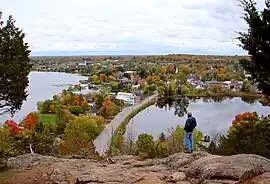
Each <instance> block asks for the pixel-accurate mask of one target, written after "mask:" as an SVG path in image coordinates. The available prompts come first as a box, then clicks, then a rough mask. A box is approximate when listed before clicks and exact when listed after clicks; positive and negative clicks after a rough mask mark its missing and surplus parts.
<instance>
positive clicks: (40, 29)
mask: <svg viewBox="0 0 270 184" xmlns="http://www.w3.org/2000/svg"><path fill="white" fill-rule="evenodd" d="M257 1H258V3H259V4H258V6H257V7H258V8H259V9H262V8H263V7H264V4H263V0H257ZM259 1H260V2H259ZM237 5H239V2H238V1H237V0H0V11H2V12H3V16H4V18H5V19H6V18H7V16H8V15H10V14H11V15H13V17H14V18H15V20H16V21H17V25H18V26H19V27H20V28H23V30H24V32H25V33H26V36H27V37H26V41H27V42H28V43H29V44H30V48H31V50H32V55H81V54H83V55H84V54H96V55H98V54H108V55H110V54H126V55H128V54H168V53H191V54H221V55H236V54H238V55H242V54H244V53H245V52H244V51H243V50H242V49H241V48H239V47H238V46H237V45H236V44H237V40H235V39H234V38H235V37H236V36H237V33H236V32H237V31H241V30H245V29H246V25H245V22H244V20H243V19H241V16H242V14H243V10H242V9H241V8H240V7H238V6H237Z"/></svg>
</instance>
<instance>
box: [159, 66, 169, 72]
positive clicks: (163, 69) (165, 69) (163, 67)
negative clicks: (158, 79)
mask: <svg viewBox="0 0 270 184" xmlns="http://www.w3.org/2000/svg"><path fill="white" fill-rule="evenodd" d="M167 70H168V69H167V67H166V66H162V67H161V68H160V71H161V72H162V73H163V74H165V73H167Z"/></svg>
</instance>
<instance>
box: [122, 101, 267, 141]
mask: <svg viewBox="0 0 270 184" xmlns="http://www.w3.org/2000/svg"><path fill="white" fill-rule="evenodd" d="M246 100H247V99H245V101H246ZM187 110H188V111H191V112H192V113H193V115H194V117H195V118H196V119H197V122H198V126H197V128H198V129H199V130H200V131H202V132H203V134H205V135H210V136H215V135H216V134H219V133H221V134H224V133H227V130H228V129H229V127H230V126H231V122H232V120H233V119H234V117H235V115H236V114H238V113H243V112H254V111H256V112H257V113H258V115H259V116H261V115H268V114H270V107H266V106H262V105H261V104H260V103H259V102H258V101H256V100H250V99H248V103H247V102H244V101H242V100H241V98H239V97H237V98H231V99H228V98H227V99H224V98H223V99H222V98H220V99H218V98H215V99H212V100H211V99H206V98H204V99H198V100H190V104H189V106H188V109H187ZM174 114H175V109H174V108H171V109H167V110H166V109H165V108H159V107H156V106H155V105H153V106H151V107H149V108H148V109H146V110H144V111H142V112H140V113H139V114H138V115H136V116H135V117H134V118H133V120H132V121H130V123H129V125H128V127H127V133H129V132H135V133H136V135H138V134H140V133H149V134H152V135H153V136H154V137H158V135H159V134H160V133H161V132H164V133H165V132H166V130H167V129H168V128H170V127H176V126H177V125H180V126H184V124H185V120H186V115H185V116H184V117H179V116H177V115H174Z"/></svg>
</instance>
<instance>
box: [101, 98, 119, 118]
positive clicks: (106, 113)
mask: <svg viewBox="0 0 270 184" xmlns="http://www.w3.org/2000/svg"><path fill="white" fill-rule="evenodd" d="M99 113H100V115H101V116H102V117H104V118H110V117H112V116H114V115H116V114H117V106H116V105H115V103H113V102H112V101H111V100H110V99H109V98H108V97H106V98H105V99H104V101H103V103H102V107H101V108H100V109H99Z"/></svg>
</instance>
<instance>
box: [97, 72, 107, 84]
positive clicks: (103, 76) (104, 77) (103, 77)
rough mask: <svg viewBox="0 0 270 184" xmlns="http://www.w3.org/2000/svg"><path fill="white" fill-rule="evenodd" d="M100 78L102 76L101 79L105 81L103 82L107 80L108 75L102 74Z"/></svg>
mask: <svg viewBox="0 0 270 184" xmlns="http://www.w3.org/2000/svg"><path fill="white" fill-rule="evenodd" d="M99 78H100V81H103V82H104V81H106V80H107V76H106V75H105V74H100V76H99Z"/></svg>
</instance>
